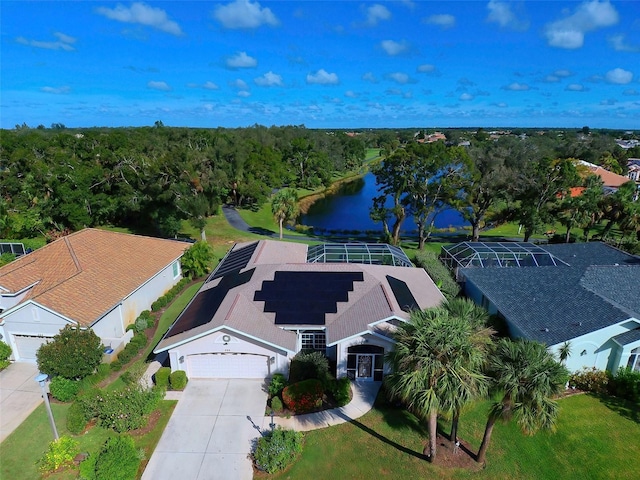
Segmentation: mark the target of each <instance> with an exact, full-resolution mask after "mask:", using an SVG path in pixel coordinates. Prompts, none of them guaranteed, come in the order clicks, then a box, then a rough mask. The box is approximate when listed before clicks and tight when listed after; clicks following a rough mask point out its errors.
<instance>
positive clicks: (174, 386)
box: [169, 370, 188, 390]
mask: <svg viewBox="0 0 640 480" xmlns="http://www.w3.org/2000/svg"><path fill="white" fill-rule="evenodd" d="M187 381H188V379H187V372H185V371H184V370H176V371H175V372H172V373H171V375H169V385H170V386H171V390H184V389H185V387H186V386H187Z"/></svg>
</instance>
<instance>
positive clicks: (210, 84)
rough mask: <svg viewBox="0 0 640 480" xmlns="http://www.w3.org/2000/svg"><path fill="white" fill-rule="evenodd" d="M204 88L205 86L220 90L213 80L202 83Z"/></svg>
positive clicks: (208, 88)
mask: <svg viewBox="0 0 640 480" xmlns="http://www.w3.org/2000/svg"><path fill="white" fill-rule="evenodd" d="M202 88H205V89H207V90H218V89H219V88H220V87H219V86H218V85H217V84H215V83H213V82H205V84H204V85H202Z"/></svg>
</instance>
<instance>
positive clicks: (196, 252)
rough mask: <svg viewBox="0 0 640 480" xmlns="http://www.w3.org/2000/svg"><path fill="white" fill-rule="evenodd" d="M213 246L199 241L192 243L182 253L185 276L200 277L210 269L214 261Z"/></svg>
mask: <svg viewBox="0 0 640 480" xmlns="http://www.w3.org/2000/svg"><path fill="white" fill-rule="evenodd" d="M213 258H214V256H213V248H212V247H211V245H209V244H208V243H207V242H204V241H199V242H196V243H194V244H193V245H191V247H189V249H188V250H187V251H186V252H184V255H182V259H181V264H182V273H183V275H184V276H185V277H189V278H199V277H202V276H204V275H205V274H206V273H207V272H208V271H209V266H210V265H211V262H212V261H213Z"/></svg>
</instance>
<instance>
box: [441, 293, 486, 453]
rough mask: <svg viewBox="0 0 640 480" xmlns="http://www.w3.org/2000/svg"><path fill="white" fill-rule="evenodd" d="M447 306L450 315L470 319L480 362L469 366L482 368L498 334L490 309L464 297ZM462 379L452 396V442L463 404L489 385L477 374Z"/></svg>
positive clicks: (477, 360) (476, 358)
mask: <svg viewBox="0 0 640 480" xmlns="http://www.w3.org/2000/svg"><path fill="white" fill-rule="evenodd" d="M444 308H445V310H446V311H447V312H448V313H449V315H451V316H453V317H457V318H459V319H461V320H463V321H466V322H468V323H469V327H470V330H469V334H470V337H469V340H470V341H471V342H472V343H473V346H474V348H475V349H476V350H477V352H476V353H477V355H474V356H473V358H471V359H470V360H473V361H474V362H477V364H474V365H470V367H469V369H470V371H474V372H475V371H480V370H481V369H483V368H484V367H485V366H486V365H485V362H486V360H487V359H488V355H489V352H490V349H491V347H492V345H493V335H494V334H495V331H494V330H493V329H492V328H491V327H489V326H487V322H488V321H489V312H487V310H486V309H485V308H484V307H482V306H480V305H477V304H476V303H474V302H473V300H470V299H468V298H462V297H457V298H453V299H450V300H449V301H447V303H446V304H445V305H444ZM463 373H465V372H463ZM460 380H461V381H460V385H458V392H457V393H458V394H457V395H453V396H452V399H453V404H452V405H451V407H452V410H453V415H452V419H451V435H450V437H449V438H450V439H451V441H453V442H455V441H456V439H457V437H458V422H459V420H460V413H461V411H462V408H463V407H464V406H465V405H467V404H469V403H470V402H471V401H472V400H474V399H475V398H478V397H480V396H483V395H484V394H485V393H486V391H487V387H488V383H487V381H486V378H484V377H482V378H478V377H476V376H474V375H463V377H461V378H460Z"/></svg>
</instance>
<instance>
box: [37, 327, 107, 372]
mask: <svg viewBox="0 0 640 480" xmlns="http://www.w3.org/2000/svg"><path fill="white" fill-rule="evenodd" d="M103 349H104V347H103V346H102V343H101V342H100V337H98V336H97V335H96V334H95V333H94V332H93V330H91V329H90V328H89V329H86V330H82V329H80V328H75V327H72V326H70V325H67V326H65V327H64V328H63V329H62V330H60V333H58V334H57V335H55V336H54V337H53V341H51V342H49V343H45V344H44V345H42V346H41V347H40V348H39V349H38V351H37V352H36V358H37V362H38V368H39V369H40V371H41V372H43V373H46V374H47V375H49V376H50V377H52V378H53V377H57V376H60V377H65V378H69V379H81V378H84V377H86V376H88V375H91V374H92V373H93V372H94V371H95V369H96V367H97V366H98V365H100V362H101V361H102V354H103Z"/></svg>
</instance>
